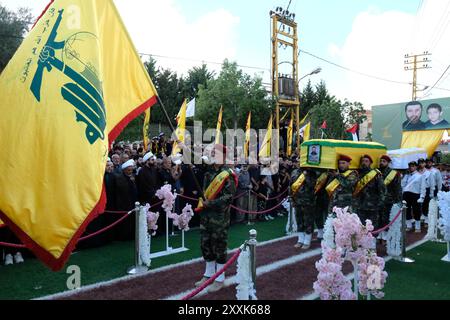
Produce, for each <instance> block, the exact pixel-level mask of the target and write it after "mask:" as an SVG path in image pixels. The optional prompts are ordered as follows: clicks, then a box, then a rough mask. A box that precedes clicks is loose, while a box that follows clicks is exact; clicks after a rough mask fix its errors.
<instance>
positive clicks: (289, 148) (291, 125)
mask: <svg viewBox="0 0 450 320" xmlns="http://www.w3.org/2000/svg"><path fill="white" fill-rule="evenodd" d="M293 132H294V118H291V121H289V126H288V128H287V148H286V151H287V152H286V153H287V156H288V157H290V156H292V134H293Z"/></svg>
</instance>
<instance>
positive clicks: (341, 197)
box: [328, 171, 358, 213]
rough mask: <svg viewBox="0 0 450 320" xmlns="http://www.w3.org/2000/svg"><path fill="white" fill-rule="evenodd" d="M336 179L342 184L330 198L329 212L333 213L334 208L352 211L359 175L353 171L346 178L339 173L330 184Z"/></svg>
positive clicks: (331, 179) (332, 178) (331, 178)
mask: <svg viewBox="0 0 450 320" xmlns="http://www.w3.org/2000/svg"><path fill="white" fill-rule="evenodd" d="M334 179H338V181H339V182H340V184H339V186H338V187H337V188H336V190H335V191H334V193H333V194H332V196H331V197H330V204H329V207H328V212H330V213H331V212H333V208H334V207H338V208H345V207H349V209H350V210H352V204H353V190H354V189H355V185H356V183H357V182H358V173H357V172H356V171H352V173H350V175H349V176H348V177H344V175H343V174H342V173H339V174H338V175H337V176H336V177H333V176H331V177H330V179H329V183H331V182H332V181H334Z"/></svg>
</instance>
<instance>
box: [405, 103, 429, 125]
mask: <svg viewBox="0 0 450 320" xmlns="http://www.w3.org/2000/svg"><path fill="white" fill-rule="evenodd" d="M422 112H423V105H422V104H421V103H420V102H419V101H411V102H409V103H408V104H406V106H405V115H406V119H407V120H406V121H405V122H403V130H408V131H416V130H425V123H424V122H423V121H422V120H420V118H421V117H422Z"/></svg>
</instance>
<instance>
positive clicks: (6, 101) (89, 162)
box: [0, 0, 156, 270]
mask: <svg viewBox="0 0 450 320" xmlns="http://www.w3.org/2000/svg"><path fill="white" fill-rule="evenodd" d="M155 102H156V90H155V88H154V86H153V83H152V81H151V79H150V78H149V76H148V74H147V72H146V70H145V68H144V66H143V64H142V62H141V60H140V58H139V55H138V54H137V52H136V50H135V48H134V46H133V44H132V41H131V39H130V37H129V35H128V33H127V31H126V29H125V26H124V25H123V23H122V21H121V19H120V16H119V14H118V12H117V10H116V7H115V6H114V3H113V1H112V0H96V1H85V0H56V1H54V2H52V3H50V5H49V6H48V7H47V9H46V11H45V12H44V13H43V14H42V16H41V18H40V19H39V21H38V22H37V23H36V25H35V26H34V28H33V29H32V30H31V31H30V33H29V34H28V36H27V38H26V39H25V40H24V41H23V43H22V45H21V46H20V47H19V49H18V50H17V52H16V54H15V55H14V57H13V58H12V59H11V61H10V62H9V64H8V66H7V67H6V68H5V70H4V71H3V73H2V75H1V77H0V114H1V117H0V137H1V139H0V148H1V149H2V150H8V152H2V153H1V155H0V163H1V164H2V173H1V174H0V190H1V192H0V218H1V219H2V220H3V221H4V222H5V223H6V224H7V225H8V227H10V228H11V229H12V230H13V231H14V232H15V233H16V234H17V235H18V237H19V238H20V239H21V241H22V242H23V243H24V244H26V245H27V247H28V248H30V249H31V250H32V251H33V252H34V253H35V254H36V255H37V256H38V257H39V258H40V259H41V260H42V261H43V262H44V263H45V264H46V265H48V266H49V267H51V268H52V269H53V270H59V269H61V268H62V267H63V265H64V264H65V262H66V261H67V259H68V257H69V256H70V253H71V251H72V249H73V248H74V247H75V245H76V243H77V240H78V238H79V237H80V235H81V234H82V233H83V232H84V230H85V228H86V226H87V225H88V224H89V222H90V221H92V220H93V219H94V218H95V217H96V216H97V215H98V214H99V213H101V212H102V211H103V210H104V206H105V202H106V195H105V190H104V186H103V175H104V172H105V164H106V160H107V156H108V149H109V146H110V141H113V140H115V139H116V138H117V136H118V135H119V133H120V132H121V130H122V129H123V128H124V127H125V126H126V125H127V124H128V123H129V122H130V121H131V120H132V119H133V118H135V117H137V116H138V115H139V114H141V113H142V112H144V111H145V110H146V109H148V108H150V107H151V106H152V105H153V104H154V103H155Z"/></svg>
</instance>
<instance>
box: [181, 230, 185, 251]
mask: <svg viewBox="0 0 450 320" xmlns="http://www.w3.org/2000/svg"><path fill="white" fill-rule="evenodd" d="M181 247H182V248H185V246H184V230H181Z"/></svg>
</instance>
